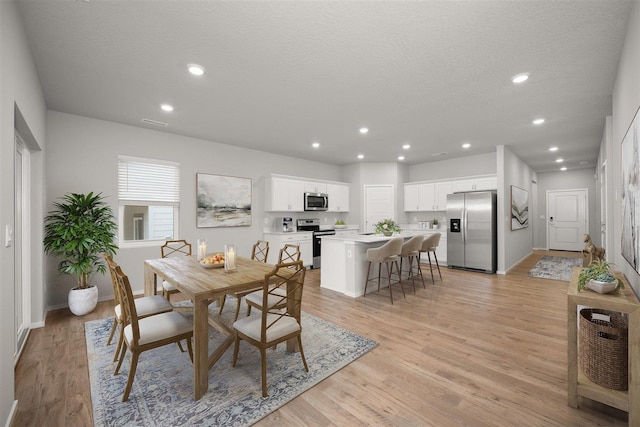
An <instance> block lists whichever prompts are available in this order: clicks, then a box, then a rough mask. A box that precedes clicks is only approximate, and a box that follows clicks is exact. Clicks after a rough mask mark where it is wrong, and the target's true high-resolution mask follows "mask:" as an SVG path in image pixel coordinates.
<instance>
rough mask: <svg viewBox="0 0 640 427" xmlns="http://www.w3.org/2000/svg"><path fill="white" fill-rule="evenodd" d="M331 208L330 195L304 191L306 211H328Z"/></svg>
mask: <svg viewBox="0 0 640 427" xmlns="http://www.w3.org/2000/svg"><path fill="white" fill-rule="evenodd" d="M327 209H329V196H327V195H326V194H325V193H304V210H305V211H326V210H327Z"/></svg>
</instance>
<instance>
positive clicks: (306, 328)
mask: <svg viewBox="0 0 640 427" xmlns="http://www.w3.org/2000/svg"><path fill="white" fill-rule="evenodd" d="M227 303H228V304H229V305H230V309H229V311H230V312H233V309H234V308H235V301H228V302H227ZM225 312H227V310H226V309H225ZM111 322H112V319H102V320H94V321H91V322H87V323H85V334H86V338H87V356H88V359H89V377H90V381H91V401H92V404H93V418H94V423H95V425H97V426H107V425H108V426H132V425H135V426H183V425H184V426H187V425H189V426H193V425H199V426H219V425H225V426H245V425H251V424H253V423H255V422H256V421H258V420H260V419H261V418H263V417H265V416H267V415H268V414H270V413H271V412H273V411H275V410H276V409H278V408H280V407H281V406H282V405H284V404H286V403H287V402H288V401H290V400H292V399H293V398H295V397H296V396H298V395H299V394H301V393H303V392H304V391H306V390H308V389H309V388H311V387H313V386H314V385H316V384H317V383H319V382H320V381H322V380H323V379H325V378H327V377H328V376H330V375H331V374H333V373H335V372H337V371H338V370H339V369H341V368H343V367H344V366H346V365H348V364H349V363H351V362H353V361H354V360H356V359H357V358H358V357H360V356H362V355H363V354H365V353H367V352H368V351H369V350H371V349H373V348H375V347H376V346H377V343H376V342H375V341H372V340H370V339H368V338H364V337H362V336H360V335H358V334H355V333H353V332H351V331H348V330H346V329H343V328H341V327H339V326H336V325H334V324H332V323H330V322H327V321H325V320H322V319H319V318H317V317H315V316H313V315H310V314H307V313H302V327H303V332H302V343H303V347H304V354H305V356H306V358H307V363H308V364H309V372H308V373H307V372H305V370H304V366H303V364H302V360H301V358H300V354H299V353H287V352H286V350H285V347H286V346H285V345H284V344H280V345H279V346H277V348H276V349H275V350H274V349H269V350H267V383H268V392H269V397H267V398H263V397H262V389H261V385H260V353H259V352H258V350H257V349H256V348H255V347H253V346H251V345H249V344H247V343H246V342H244V341H243V342H241V345H240V353H239V356H238V363H237V365H236V367H235V368H233V367H232V366H231V357H232V355H233V347H232V348H230V349H229V350H228V351H227V352H225V354H224V355H223V356H222V358H221V359H220V360H219V361H218V362H217V363H216V364H215V365H214V366H213V368H211V369H210V370H209V390H208V391H207V393H206V394H205V395H204V396H203V397H202V399H200V400H199V401H194V400H193V366H192V364H191V361H190V360H189V354H188V353H186V352H185V353H182V352H180V349H179V348H178V346H177V345H168V346H164V347H161V348H157V349H153V350H149V351H146V352H143V353H142V355H141V356H140V360H139V362H138V367H137V370H136V378H135V381H134V383H133V388H132V390H131V395H130V396H129V400H128V401H127V402H122V401H121V399H122V392H123V391H124V387H125V384H126V381H127V375H128V372H129V361H130V353H129V352H127V356H125V360H124V362H123V364H122V367H121V369H120V374H119V375H117V376H114V375H113V370H114V369H115V363H114V362H112V361H111V360H112V358H113V352H114V348H115V347H114V344H111V345H109V346H107V345H105V343H106V341H107V338H108V337H109V331H110V328H111ZM221 339H222V338H221V335H220V334H219V333H217V332H216V331H215V330H214V329H212V328H211V327H210V328H209V344H210V349H213V348H214V347H215V346H217V345H218V344H219V343H220V342H221Z"/></svg>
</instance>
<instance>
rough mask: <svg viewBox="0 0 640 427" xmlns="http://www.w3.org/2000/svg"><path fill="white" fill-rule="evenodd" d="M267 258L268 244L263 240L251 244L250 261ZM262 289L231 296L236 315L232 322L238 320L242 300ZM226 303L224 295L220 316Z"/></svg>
mask: <svg viewBox="0 0 640 427" xmlns="http://www.w3.org/2000/svg"><path fill="white" fill-rule="evenodd" d="M268 257H269V242H267V241H265V240H258V241H257V242H256V243H254V244H253V248H252V249H251V259H253V260H256V261H260V262H265V263H266V262H267V258H268ZM260 289H262V288H261V287H260V288H253V289H248V290H246V291H242V292H234V293H233V294H232V295H233V296H234V297H235V298H236V303H237V304H236V314H235V316H234V317H233V320H234V321H236V320H238V315H239V314H240V305H241V304H242V298H243V297H246V296H247V295H249V294H250V293H252V292H255V291H257V290H260ZM225 301H226V295H225V296H224V297H222V302H221V303H220V312H219V314H222V310H223V309H224V303H225Z"/></svg>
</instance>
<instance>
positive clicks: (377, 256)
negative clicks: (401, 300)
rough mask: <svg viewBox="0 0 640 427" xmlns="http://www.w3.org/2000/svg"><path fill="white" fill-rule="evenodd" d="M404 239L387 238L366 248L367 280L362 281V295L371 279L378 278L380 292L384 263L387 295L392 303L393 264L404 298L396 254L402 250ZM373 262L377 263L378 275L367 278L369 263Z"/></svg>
mask: <svg viewBox="0 0 640 427" xmlns="http://www.w3.org/2000/svg"><path fill="white" fill-rule="evenodd" d="M403 242H404V239H403V238H402V237H395V238H393V239H391V240H389V241H388V242H387V243H385V244H384V245H382V246H380V247H377V248H371V249H367V261H369V266H368V268H367V280H366V281H365V282H364V296H365V297H366V296H367V285H368V284H369V282H370V281H372V280H376V279H377V280H378V292H380V277H381V275H380V273H381V271H382V264H383V263H384V264H386V266H387V281H388V283H389V297H390V298H391V304H393V293H392V291H391V275H392V274H393V265H394V264H395V265H396V275H397V277H398V283H400V288H401V289H402V295H404V297H405V298H406V297H407V296H406V295H405V293H404V287H403V286H402V281H401V280H400V279H401V278H400V269H399V268H398V256H399V255H400V251H401V250H402V243H403ZM374 262H376V263H378V277H373V278H371V279H370V278H369V273H370V272H371V264H373V263H374Z"/></svg>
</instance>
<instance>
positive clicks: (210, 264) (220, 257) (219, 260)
mask: <svg viewBox="0 0 640 427" xmlns="http://www.w3.org/2000/svg"><path fill="white" fill-rule="evenodd" d="M200 265H202V266H203V267H205V268H219V267H222V266H224V254H223V253H222V252H218V253H215V254H209V255H207V256H206V257H204V258H202V259H201V260H200Z"/></svg>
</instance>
